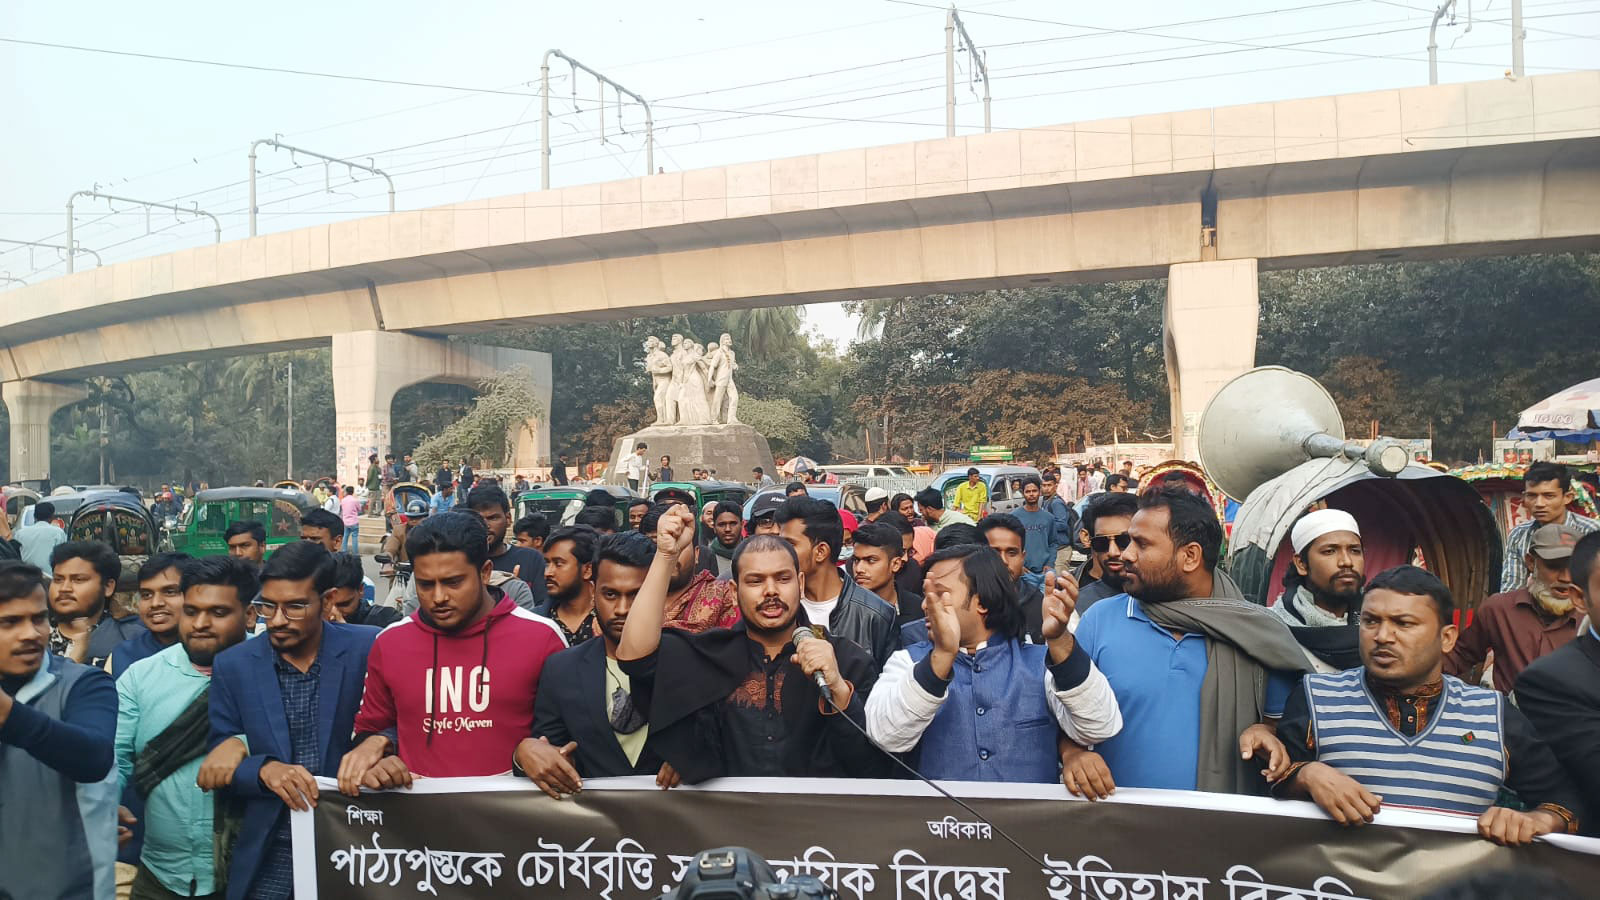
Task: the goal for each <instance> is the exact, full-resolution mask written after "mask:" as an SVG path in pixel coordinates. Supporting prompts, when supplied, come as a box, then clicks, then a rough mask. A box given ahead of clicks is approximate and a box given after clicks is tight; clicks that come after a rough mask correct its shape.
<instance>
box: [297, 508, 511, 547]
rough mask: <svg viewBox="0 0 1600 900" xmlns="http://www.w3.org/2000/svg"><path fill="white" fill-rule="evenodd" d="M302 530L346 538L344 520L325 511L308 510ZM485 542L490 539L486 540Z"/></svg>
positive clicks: (303, 519) (302, 521)
mask: <svg viewBox="0 0 1600 900" xmlns="http://www.w3.org/2000/svg"><path fill="white" fill-rule="evenodd" d="M300 527H301V528H326V529H327V530H328V534H329V536H331V537H344V520H343V519H341V518H339V517H338V516H336V515H334V514H333V513H331V512H328V511H327V510H325V509H311V510H307V511H306V512H305V514H304V515H302V516H301V517H300ZM484 540H485V541H487V540H488V539H487V538H485V539H484Z"/></svg>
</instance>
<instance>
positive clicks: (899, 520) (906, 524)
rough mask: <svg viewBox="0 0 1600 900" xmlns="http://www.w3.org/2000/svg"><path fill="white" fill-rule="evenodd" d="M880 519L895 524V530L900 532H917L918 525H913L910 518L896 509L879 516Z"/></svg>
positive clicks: (903, 533) (905, 533)
mask: <svg viewBox="0 0 1600 900" xmlns="http://www.w3.org/2000/svg"><path fill="white" fill-rule="evenodd" d="M878 521H879V522H882V523H885V524H888V525H891V526H893V527H894V530H895V531H898V532H900V533H901V534H902V535H907V534H916V533H917V526H915V525H912V524H911V520H910V519H908V518H906V517H905V516H902V515H900V514H899V513H897V512H895V511H894V510H890V511H888V512H886V513H884V514H883V515H881V516H879V517H878Z"/></svg>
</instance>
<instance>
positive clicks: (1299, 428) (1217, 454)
mask: <svg viewBox="0 0 1600 900" xmlns="http://www.w3.org/2000/svg"><path fill="white" fill-rule="evenodd" d="M1338 456H1343V457H1347V458H1349V459H1359V460H1362V461H1364V462H1365V463H1366V464H1367V467H1368V468H1369V469H1371V470H1372V471H1373V472H1374V473H1376V474H1378V475H1384V476H1387V477H1391V478H1392V477H1394V476H1395V475H1398V474H1400V472H1401V470H1403V469H1404V468H1405V467H1406V465H1407V464H1408V463H1409V462H1410V460H1411V456H1410V454H1409V453H1408V452H1407V451H1406V448H1405V446H1404V445H1402V444H1401V443H1400V442H1398V441H1395V440H1391V439H1389V438H1379V439H1378V440H1376V441H1373V442H1372V443H1371V444H1370V445H1367V446H1362V445H1361V444H1358V443H1356V442H1354V441H1346V440H1345V437H1344V420H1343V418H1341V417H1340V415H1339V407H1338V405H1337V404H1336V403H1334V402H1333V396H1332V395H1330V394H1329V393H1328V391H1327V389H1326V388H1324V387H1323V386H1322V385H1321V384H1319V383H1318V382H1317V380H1316V379H1315V378H1312V377H1311V376H1310V375H1306V374H1304V373H1302V372H1296V371H1294V370H1293V369H1286V368H1284V367H1283V366H1261V367H1259V368H1255V369H1251V370H1250V371H1248V372H1246V373H1244V374H1243V375H1240V376H1238V377H1236V378H1234V379H1233V380H1232V381H1229V382H1228V383H1227V384H1225V385H1223V386H1222V389H1221V390H1219V391H1217V394H1216V396H1214V397H1212V398H1211V402H1210V403H1208V404H1206V410H1205V412H1204V413H1203V414H1202V415H1201V416H1200V467H1201V468H1203V469H1205V471H1206V474H1207V475H1209V476H1210V477H1211V480H1212V481H1213V482H1215V483H1216V485H1217V487H1220V488H1222V490H1223V492H1224V493H1226V494H1227V495H1228V496H1229V497H1232V498H1233V499H1235V500H1239V501H1241V502H1242V501H1243V500H1244V499H1245V498H1246V497H1248V496H1249V495H1250V492H1251V491H1253V490H1255V489H1256V488H1257V487H1260V486H1261V485H1262V484H1263V483H1265V482H1267V481H1269V480H1271V479H1273V478H1276V477H1278V476H1279V475H1282V474H1283V473H1284V472H1287V471H1289V470H1290V469H1292V468H1294V467H1295V466H1298V465H1300V464H1301V463H1303V462H1305V461H1306V460H1309V459H1319V458H1331V457H1338Z"/></svg>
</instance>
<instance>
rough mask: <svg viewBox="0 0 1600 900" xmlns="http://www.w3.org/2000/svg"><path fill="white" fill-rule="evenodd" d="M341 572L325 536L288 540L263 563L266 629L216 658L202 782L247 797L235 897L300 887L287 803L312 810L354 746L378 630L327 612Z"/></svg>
mask: <svg viewBox="0 0 1600 900" xmlns="http://www.w3.org/2000/svg"><path fill="white" fill-rule="evenodd" d="M337 576H338V572H337V568H336V566H335V565H334V563H333V559H332V556H331V554H329V553H328V551H327V550H326V549H324V548H323V547H322V546H321V545H318V544H312V543H308V542H300V543H296V544H288V545H285V546H283V547H281V548H279V549H278V550H277V552H275V553H273V554H272V556H271V557H269V558H268V559H267V562H266V565H265V566H264V567H263V568H262V571H261V595H260V597H259V598H258V599H257V601H256V612H257V614H258V615H259V616H260V617H261V619H262V620H263V621H265V623H266V632H267V633H266V639H265V640H262V639H260V638H259V637H258V638H257V639H255V640H248V641H245V642H244V643H242V644H239V645H238V646H236V647H232V648H230V649H229V651H228V652H226V653H223V654H220V655H218V656H217V659H216V663H215V667H214V668H213V670H212V674H211V701H210V714H211V743H212V745H213V749H212V751H211V753H210V755H208V756H207V757H206V759H205V762H204V763H202V764H201V766H200V775H199V777H198V779H197V780H198V782H199V784H200V787H201V788H203V789H205V790H218V789H222V790H226V791H227V792H228V793H229V794H231V795H233V796H234V797H237V798H239V799H240V800H241V801H242V804H243V818H242V822H240V824H239V826H238V839H237V842H236V843H235V844H234V847H233V855H232V860H231V862H230V864H229V866H228V884H227V896H228V898H229V900H235V898H239V900H242V898H244V897H250V898H252V900H254V898H283V897H288V896H290V894H291V892H292V891H293V887H294V866H293V855H292V853H291V844H290V838H289V816H288V815H287V812H286V808H289V809H297V810H305V809H310V808H311V806H310V801H313V800H315V799H316V797H317V785H316V776H318V775H325V776H330V777H331V776H335V775H337V774H338V772H339V760H341V759H342V758H344V755H345V753H347V752H349V750H350V748H351V742H350V735H351V732H352V731H353V729H354V723H355V717H356V710H357V709H358V708H359V707H360V706H361V690H362V685H363V683H364V682H365V679H366V673H367V652H368V651H369V650H371V648H372V641H373V639H374V638H376V637H377V636H378V631H379V629H377V628H369V627H367V626H365V625H343V624H337V623H334V622H329V621H326V619H327V616H328V613H327V601H326V595H327V593H328V592H329V591H330V590H331V589H332V587H333V583H334V582H335V581H336V580H337Z"/></svg>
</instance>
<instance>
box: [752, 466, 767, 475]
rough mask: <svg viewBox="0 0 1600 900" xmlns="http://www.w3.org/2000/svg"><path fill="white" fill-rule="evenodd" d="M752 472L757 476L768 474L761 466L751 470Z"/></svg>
mask: <svg viewBox="0 0 1600 900" xmlns="http://www.w3.org/2000/svg"><path fill="white" fill-rule="evenodd" d="M750 471H751V472H754V473H755V474H757V475H765V474H767V470H766V469H763V468H761V467H760V466H756V467H755V468H753V469H751V470H750Z"/></svg>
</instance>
